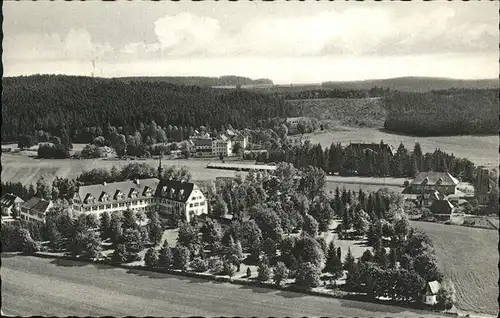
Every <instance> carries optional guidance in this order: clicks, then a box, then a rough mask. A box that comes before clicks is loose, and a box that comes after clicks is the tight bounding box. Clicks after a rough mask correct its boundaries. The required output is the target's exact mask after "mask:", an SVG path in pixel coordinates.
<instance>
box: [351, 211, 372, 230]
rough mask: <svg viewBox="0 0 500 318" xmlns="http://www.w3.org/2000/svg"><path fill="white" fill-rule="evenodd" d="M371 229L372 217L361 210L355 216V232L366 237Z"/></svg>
mask: <svg viewBox="0 0 500 318" xmlns="http://www.w3.org/2000/svg"><path fill="white" fill-rule="evenodd" d="M369 228H370V216H369V215H368V213H366V212H365V211H364V210H362V209H361V210H359V211H358V212H356V213H355V215H354V230H356V233H358V235H364V234H365V233H367V232H368V230H369Z"/></svg>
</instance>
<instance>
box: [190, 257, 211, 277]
mask: <svg viewBox="0 0 500 318" xmlns="http://www.w3.org/2000/svg"><path fill="white" fill-rule="evenodd" d="M190 265H191V268H192V269H193V270H194V271H195V272H197V273H202V272H205V271H207V269H208V266H207V262H205V260H203V259H202V258H200V257H196V258H195V259H193V260H192V261H191V264H190Z"/></svg>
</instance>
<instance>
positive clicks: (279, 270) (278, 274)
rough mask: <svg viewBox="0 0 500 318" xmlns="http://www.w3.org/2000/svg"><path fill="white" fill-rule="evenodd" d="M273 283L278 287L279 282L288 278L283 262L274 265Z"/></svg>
mask: <svg viewBox="0 0 500 318" xmlns="http://www.w3.org/2000/svg"><path fill="white" fill-rule="evenodd" d="M273 273H274V274H273V281H274V284H276V286H280V285H281V282H282V281H283V280H284V279H286V278H288V268H287V267H286V266H285V264H284V263H283V262H278V263H276V266H275V267H274V269H273Z"/></svg>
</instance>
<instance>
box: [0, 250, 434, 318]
mask: <svg viewBox="0 0 500 318" xmlns="http://www.w3.org/2000/svg"><path fill="white" fill-rule="evenodd" d="M1 276H2V310H3V312H4V313H5V314H7V315H56V316H67V315H76V316H94V317H95V316H103V315H108V316H109V315H111V316H125V315H131V316H138V317H140V316H146V315H152V316H188V315H191V316H193V315H198V316H205V317H209V316H220V315H224V316H238V315H239V316H257V317H265V316H274V317H280V316H308V317H311V316H316V317H317V316H331V317H340V316H343V317H346V316H347V317H354V316H357V317H425V316H427V317H436V316H437V315H436V314H431V313H427V312H417V311H414V312H413V311H412V312H410V311H407V310H405V309H404V308H399V307H391V306H384V305H378V304H371V303H363V302H356V301H347V300H337V299H328V298H321V297H312V296H304V295H302V294H297V293H291V292H282V291H275V290H269V289H263V288H256V287H242V286H236V285H231V284H226V283H224V284H220V283H214V282H209V281H204V280H199V279H194V278H183V277H175V276H171V275H165V274H156V273H148V272H142V271H136V270H132V271H131V272H129V273H127V271H126V270H124V269H116V268H112V267H107V266H102V265H89V264H82V263H77V262H70V261H62V260H51V259H40V258H35V257H25V256H12V257H6V256H4V255H2V268H1Z"/></svg>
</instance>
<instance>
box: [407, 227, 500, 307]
mask: <svg viewBox="0 0 500 318" xmlns="http://www.w3.org/2000/svg"><path fill="white" fill-rule="evenodd" d="M412 226H414V227H416V228H420V229H422V230H424V231H425V232H426V233H427V234H428V235H429V237H430V238H431V240H432V242H433V245H434V248H435V249H436V256H437V258H438V262H439V266H440V267H441V268H442V269H443V272H444V275H445V277H446V278H449V279H451V280H452V281H453V283H454V284H455V288H456V291H457V294H456V296H457V303H456V306H457V308H458V309H460V310H463V311H466V312H467V311H470V312H476V313H483V314H490V315H496V314H498V309H499V308H498V301H497V297H498V291H499V290H498V261H499V259H498V253H497V252H496V251H497V247H498V231H495V230H484V229H474V228H467V227H461V226H453V225H444V224H437V223H427V222H412Z"/></svg>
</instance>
